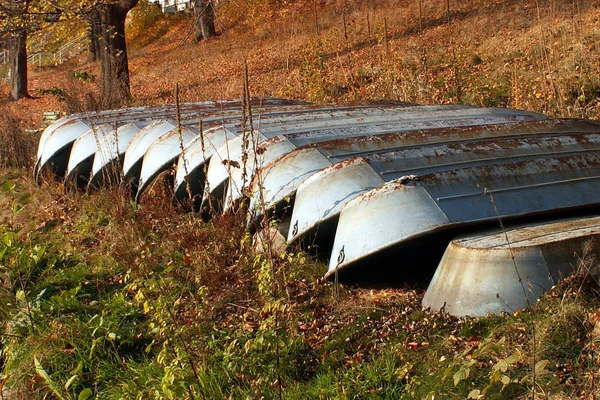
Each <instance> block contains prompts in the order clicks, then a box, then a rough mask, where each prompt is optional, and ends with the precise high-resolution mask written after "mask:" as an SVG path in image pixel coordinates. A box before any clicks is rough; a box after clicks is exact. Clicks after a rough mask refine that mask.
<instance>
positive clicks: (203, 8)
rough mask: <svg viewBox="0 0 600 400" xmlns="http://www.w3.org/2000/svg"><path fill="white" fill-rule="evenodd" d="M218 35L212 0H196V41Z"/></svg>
mask: <svg viewBox="0 0 600 400" xmlns="http://www.w3.org/2000/svg"><path fill="white" fill-rule="evenodd" d="M215 35H216V30H215V9H214V4H213V1H212V0H195V1H194V39H195V40H196V42H199V41H201V40H202V39H209V38H211V37H213V36H215Z"/></svg>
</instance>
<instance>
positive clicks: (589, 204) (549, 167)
mask: <svg viewBox="0 0 600 400" xmlns="http://www.w3.org/2000/svg"><path fill="white" fill-rule="evenodd" d="M523 158H524V157H519V158H518V161H515V160H511V161H508V160H498V161H495V162H489V163H487V164H486V165H478V166H474V167H470V168H458V169H451V170H447V171H443V172H436V173H431V174H426V175H421V176H413V175H409V176H404V177H401V178H399V179H396V180H394V181H391V182H389V183H386V184H385V185H383V186H381V187H379V188H377V189H373V190H371V191H368V192H365V193H363V194H361V195H360V196H358V197H356V198H354V199H352V200H351V201H350V202H348V203H347V204H346V205H345V206H344V208H343V209H342V212H341V213H340V218H339V223H338V226H337V230H336V235H335V240H334V244H333V250H332V253H331V254H332V256H331V258H330V264H329V271H328V272H327V276H333V275H336V276H339V277H343V278H344V279H350V280H352V279H355V277H356V275H355V274H357V273H358V274H360V269H361V268H360V267H361V266H362V267H365V266H368V269H369V274H370V275H377V274H375V273H374V272H373V269H375V268H377V267H378V266H384V265H385V266H386V267H388V268H389V270H390V271H391V272H390V273H391V274H394V273H395V274H398V277H399V278H401V279H404V280H406V279H411V278H412V277H413V275H421V276H422V277H426V278H430V277H431V275H432V274H433V268H432V267H431V265H433V264H432V262H434V263H435V264H436V265H437V262H438V261H439V258H441V253H442V252H443V249H444V248H445V244H447V243H448V241H449V239H448V237H447V236H448V235H452V234H456V231H459V230H461V229H463V228H464V229H467V228H469V229H470V227H472V226H475V225H485V224H486V223H494V222H497V221H498V219H503V220H513V219H514V220H516V219H519V218H524V217H532V216H539V215H545V216H550V215H553V214H554V215H555V214H557V213H559V212H564V211H567V210H568V211H569V212H575V211H580V210H585V209H590V208H597V207H598V205H599V204H600V203H599V201H600V151H599V150H595V151H592V150H585V151H579V152H573V153H572V154H564V153H563V154H560V155H555V154H543V155H541V154H538V155H535V156H532V157H530V159H523ZM525 158H526V157H525ZM425 258H429V259H428V260H425ZM380 262H383V264H379V263H380ZM364 275H365V274H362V276H364ZM386 276H387V275H386ZM388 277H389V276H388Z"/></svg>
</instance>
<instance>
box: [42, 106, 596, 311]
mask: <svg viewBox="0 0 600 400" xmlns="http://www.w3.org/2000/svg"><path fill="white" fill-rule="evenodd" d="M45 170H50V171H52V172H53V173H54V174H56V175H58V176H60V177H62V178H64V179H65V180H68V181H70V182H72V183H73V184H74V185H77V186H78V187H83V188H85V187H97V186H101V185H106V184H110V183H111V182H114V181H115V180H120V179H125V180H126V181H128V182H130V183H131V185H132V187H133V189H134V193H135V196H136V199H140V198H141V197H140V196H141V195H142V194H143V193H144V191H146V190H147V189H148V187H149V186H150V185H151V184H152V183H153V182H154V181H155V180H156V178H157V177H158V176H159V175H161V174H163V173H164V172H165V171H171V173H172V176H173V185H174V187H173V190H174V194H175V197H176V198H177V199H179V200H181V201H189V200H191V201H192V203H193V204H194V207H195V210H196V211H197V212H201V213H203V214H204V215H205V216H208V214H209V213H210V212H212V213H215V212H230V211H231V210H234V209H235V210H239V209H240V207H245V210H246V211H247V226H248V229H250V230H252V231H256V230H259V229H261V226H265V225H264V221H266V220H270V221H272V220H279V221H282V223H281V224H280V228H279V231H280V233H281V234H282V235H283V236H284V238H285V239H286V240H287V243H288V244H294V245H299V246H302V247H304V248H311V249H316V250H317V252H318V254H319V255H321V256H322V257H324V258H328V259H329V270H328V271H327V273H326V276H327V277H329V278H333V279H336V280H340V281H348V282H355V283H359V284H369V285H370V284H376V285H394V286H398V285H403V284H406V283H410V284H413V283H419V284H426V285H428V288H427V291H426V294H425V297H424V299H423V304H424V305H425V306H429V307H431V308H432V309H436V310H444V311H446V312H448V313H450V314H453V315H485V314H486V313H489V312H492V313H500V312H512V311H515V310H517V309H520V308H523V307H525V306H528V305H531V304H535V302H536V301H537V299H538V298H539V297H540V296H541V295H542V294H543V293H544V292H545V291H546V290H548V289H549V288H550V287H552V286H553V285H554V284H556V282H557V281H558V280H559V279H561V278H562V277H565V276H568V275H571V274H573V273H574V272H581V269H582V268H583V266H585V265H587V263H586V262H585V261H584V257H588V256H593V255H594V254H595V253H598V249H599V247H600V246H598V245H596V246H594V245H593V244H592V245H590V243H593V240H594V239H596V238H597V236H598V235H600V209H599V207H598V206H599V205H600V123H598V122H596V121H590V120H576V119H553V118H549V117H546V116H544V115H540V114H537V113H532V112H527V111H521V110H513V109H505V108H481V107H471V106H464V105H434V106H418V105H412V104H404V103H392V102H383V103H370V104H359V105H356V104H350V105H336V106H328V105H314V104H307V103H303V102H295V101H289V100H282V99H271V98H257V99H250V100H249V101H248V102H244V101H240V100H230V101H214V102H199V103H188V104H182V105H180V106H177V107H176V106H174V105H165V106H154V107H138V108H128V109H120V110H108V111H101V112H93V113H86V114H76V115H71V116H68V117H64V118H62V119H60V120H58V121H56V122H55V123H53V124H52V125H51V126H49V127H48V128H47V129H46V130H45V131H44V133H43V134H42V136H41V139H40V145H39V150H38V155H37V163H36V167H35V176H36V179H39V178H40V176H41V173H42V171H45ZM284 227H285V228H284ZM585 272H587V273H593V272H594V271H585Z"/></svg>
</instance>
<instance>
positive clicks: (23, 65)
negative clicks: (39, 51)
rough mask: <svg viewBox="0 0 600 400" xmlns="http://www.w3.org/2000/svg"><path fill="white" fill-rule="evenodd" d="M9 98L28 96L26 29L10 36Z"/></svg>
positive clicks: (16, 98)
mask: <svg viewBox="0 0 600 400" xmlns="http://www.w3.org/2000/svg"><path fill="white" fill-rule="evenodd" d="M8 97H9V99H11V100H19V99H21V98H23V97H29V93H28V92H27V31H25V30H21V31H19V32H17V33H15V34H14V35H13V36H12V37H11V38H10V93H9V94H8Z"/></svg>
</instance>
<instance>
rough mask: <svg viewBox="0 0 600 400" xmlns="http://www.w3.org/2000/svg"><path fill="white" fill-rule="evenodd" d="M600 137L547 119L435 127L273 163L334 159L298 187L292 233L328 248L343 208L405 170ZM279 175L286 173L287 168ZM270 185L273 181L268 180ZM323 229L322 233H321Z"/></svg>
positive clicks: (581, 146)
mask: <svg viewBox="0 0 600 400" xmlns="http://www.w3.org/2000/svg"><path fill="white" fill-rule="evenodd" d="M599 140H600V123H598V122H594V121H580V120H545V121H534V122H524V123H518V124H510V125H491V126H477V127H469V128H466V129H463V128H456V129H445V130H440V131H431V132H430V134H429V135H426V136H425V135H424V136H421V135H416V134H415V135H414V136H413V135H406V137H405V139H404V142H403V145H402V146H398V147H397V148H396V149H392V150H389V151H382V152H378V153H371V154H365V153H364V152H363V153H362V154H361V156H360V157H356V158H352V159H347V160H345V161H342V162H338V163H335V164H333V165H331V164H332V163H333V162H335V161H338V160H339V159H340V156H339V155H338V154H339V150H338V148H339V147H340V146H339V144H336V145H335V146H332V147H331V148H319V149H318V151H317V149H312V148H305V149H302V150H301V151H300V152H298V154H297V155H296V157H297V158H298V159H299V161H298V160H296V159H294V160H293V161H292V160H287V159H286V160H282V163H281V164H277V165H274V166H273V168H279V170H281V169H283V168H282V167H284V166H285V165H294V166H303V165H312V164H314V163H315V160H323V161H321V164H322V165H326V164H327V162H329V164H330V166H328V167H327V168H324V169H323V170H321V171H319V172H317V173H314V174H313V175H312V176H310V177H309V178H308V179H306V180H305V181H304V182H302V183H301V184H299V185H298V186H297V187H298V190H297V192H296V197H295V201H294V204H293V210H292V217H291V221H292V222H291V226H292V229H291V231H290V232H289V234H288V241H290V242H292V241H295V240H302V241H303V242H304V243H313V241H315V240H316V241H317V242H318V244H320V245H321V246H325V248H326V249H327V248H329V247H330V246H331V241H332V239H333V234H334V232H335V227H336V224H337V219H338V216H339V213H340V211H341V210H342V207H343V206H344V205H345V204H346V203H347V202H349V201H350V200H352V199H353V198H354V197H356V196H358V195H360V194H361V193H364V192H366V191H369V190H371V189H374V188H376V187H379V186H381V185H383V184H384V183H386V182H389V181H392V180H394V179H397V178H399V177H401V176H403V175H410V174H416V175H421V174H428V173H432V172H438V171H443V170H448V169H454V168H459V167H466V166H475V165H481V164H485V163H492V162H496V161H497V160H498V159H501V158H506V159H507V160H508V159H510V158H512V157H516V156H535V155H536V154H542V155H543V154H546V153H553V154H560V153H561V152H573V151H580V150H585V149H592V150H593V149H598V148H600V141H599ZM332 150H333V151H335V153H333V151H332ZM290 156H292V154H290ZM286 158H287V157H286ZM344 158H345V157H344ZM344 158H342V159H344ZM304 160H307V161H308V162H306V161H304ZM280 165H281V167H280ZM297 168H299V167H297ZM278 175H282V176H284V177H285V175H284V174H283V173H281V172H279V174H278ZM265 181H266V180H265ZM282 181H283V182H285V179H282ZM265 187H273V186H267V185H266V184H265ZM275 187H276V186H275ZM294 189H295V187H294V186H292V185H289V184H288V185H281V186H280V187H279V188H277V191H276V194H277V196H272V197H271V198H275V199H277V200H278V201H281V200H279V199H280V198H281V197H282V196H291V195H292V191H293V190H294ZM317 231H318V232H319V235H318V236H319V238H316V237H315V235H316V233H317Z"/></svg>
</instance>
